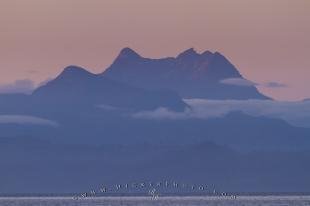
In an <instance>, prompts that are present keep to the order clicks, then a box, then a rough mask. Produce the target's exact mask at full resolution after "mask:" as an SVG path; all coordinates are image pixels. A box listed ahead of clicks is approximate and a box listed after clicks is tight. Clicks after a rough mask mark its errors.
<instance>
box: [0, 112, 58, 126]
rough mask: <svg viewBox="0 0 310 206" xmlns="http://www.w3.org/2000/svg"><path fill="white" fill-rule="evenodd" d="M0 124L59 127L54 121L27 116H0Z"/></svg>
mask: <svg viewBox="0 0 310 206" xmlns="http://www.w3.org/2000/svg"><path fill="white" fill-rule="evenodd" d="M0 124H22V125H41V126H51V127H57V126H59V124H58V123H57V122H55V121H52V120H48V119H43V118H39V117H35V116H28V115H0Z"/></svg>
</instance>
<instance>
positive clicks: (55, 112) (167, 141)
mask: <svg viewBox="0 0 310 206" xmlns="http://www.w3.org/2000/svg"><path fill="white" fill-rule="evenodd" d="M232 78H235V79H236V78H238V79H241V80H245V81H247V80H246V79H245V78H244V77H243V76H242V75H241V74H240V73H239V72H238V70H237V69H236V68H235V67H234V66H233V65H232V64H231V63H230V62H229V61H228V60H227V59H226V58H225V57H224V56H223V55H221V54H220V53H218V52H215V53H211V52H208V51H206V52H203V53H201V54H198V53H197V52H195V51H194V50H193V49H189V50H186V51H185V52H183V53H181V54H180V55H178V56H177V57H175V58H174V57H168V58H163V59H148V58H144V57H141V56H140V55H138V54H137V53H136V52H134V51H133V50H131V49H129V48H125V49H123V50H122V51H121V52H120V54H119V55H118V57H117V58H116V60H115V61H114V62H113V64H112V65H111V66H110V67H109V68H108V69H106V70H105V71H104V72H103V73H100V74H93V73H91V72H89V71H87V70H85V69H84V68H81V67H78V66H68V67H66V68H65V69H64V70H63V71H62V72H61V73H60V74H59V75H58V76H57V77H56V78H55V79H53V80H51V81H49V82H47V83H46V84H45V85H42V86H40V87H39V88H37V89H36V90H35V91H34V92H33V93H32V94H2V95H0V131H1V133H0V159H1V162H2V166H3V168H2V169H1V170H0V182H1V184H0V193H1V192H2V193H5V192H8V193H18V192H23V193H24V192H37V191H41V192H47V193H49V192H53V193H54V192H57V191H58V192H59V191H60V192H75V191H76V190H77V189H82V188H83V187H90V186H91V185H90V184H93V185H94V184H96V183H97V182H96V181H101V180H102V181H114V180H115V181H116V180H123V181H129V180H137V179H139V178H142V179H143V178H154V179H158V178H164V177H165V175H166V176H168V177H171V178H173V177H176V178H179V179H181V180H184V181H187V182H195V181H196V182H197V181H199V180H205V181H208V182H210V183H212V184H214V185H220V186H221V187H222V188H225V189H230V190H231V191H233V190H234V191H267V190H268V191H280V190H281V188H283V184H289V186H290V188H288V187H287V188H285V189H283V190H281V191H290V192H292V191H298V189H299V188H300V191H310V182H309V181H304V179H305V178H307V175H306V174H307V172H308V171H310V168H309V167H306V166H305V162H306V161H307V160H309V158H310V153H309V151H310V138H309V137H310V129H309V128H302V127H296V126H292V125H290V124H288V123H287V122H285V121H283V120H280V119H275V118H269V117H264V116H259V115H256V116H251V115H247V114H244V113H242V112H240V111H233V112H231V113H229V114H226V115H223V116H219V117H213V118H207V119H202V118H199V117H190V116H186V114H187V113H189V112H191V111H192V109H193V108H192V107H191V105H189V104H187V103H186V102H185V101H184V99H185V98H207V99H225V100H226V99H239V100H240V99H241V100H248V99H261V100H266V99H270V98H269V97H267V96H265V95H263V94H261V93H260V92H259V91H258V90H257V89H256V88H255V86H253V85H247V86H241V85H239V86H238V85H229V84H223V83H222V82H223V80H226V79H232ZM158 111H159V112H167V111H168V112H167V115H170V114H173V116H169V118H163V119H158V118H156V112H158ZM141 114H153V116H151V117H150V118H144V116H143V115H141ZM180 114H182V115H183V116H182V118H174V116H178V115H180ZM154 115H155V116H154ZM183 117H184V118H183ZM286 163H287V164H286ZM27 165H28V166H27ZM274 165H276V166H277V167H276V168H274V167H273V166H274ZM161 168H165V169H161ZM230 170H232V171H233V172H232V173H230V172H229V171H230ZM115 171H120V172H119V175H117V174H116V173H115ZM221 175H223V176H224V177H225V179H224V180H223V179H222V178H223V177H222V176H221ZM290 176H291V179H289V177H290ZM84 177H87V178H86V179H84ZM225 180H229V181H225ZM22 181H24V183H25V184H22V183H21V182H22ZM72 182H74V183H72ZM262 182H263V183H264V184H262ZM231 183H233V184H234V186H235V188H233V186H232V184H231Z"/></svg>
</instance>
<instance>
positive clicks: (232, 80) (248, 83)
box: [220, 78, 287, 88]
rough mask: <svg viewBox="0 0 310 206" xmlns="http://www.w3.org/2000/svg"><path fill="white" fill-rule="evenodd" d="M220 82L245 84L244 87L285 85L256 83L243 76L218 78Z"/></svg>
mask: <svg viewBox="0 0 310 206" xmlns="http://www.w3.org/2000/svg"><path fill="white" fill-rule="evenodd" d="M220 83H222V84H228V85H235V86H245V87H252V86H259V87H268V88H283V87H287V85H286V84H283V83H279V82H266V83H256V82H252V81H250V80H247V79H243V78H227V79H222V80H220Z"/></svg>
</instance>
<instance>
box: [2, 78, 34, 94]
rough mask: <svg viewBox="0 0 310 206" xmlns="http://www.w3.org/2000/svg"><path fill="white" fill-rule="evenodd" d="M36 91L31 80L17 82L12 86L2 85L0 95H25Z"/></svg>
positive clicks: (11, 84)
mask: <svg viewBox="0 0 310 206" xmlns="http://www.w3.org/2000/svg"><path fill="white" fill-rule="evenodd" d="M34 89H35V83H34V82H33V81H32V80H30V79H21V80H16V81H15V82H13V83H10V84H0V94H7V93H24V94H30V93H31V92H32V91H33V90H34Z"/></svg>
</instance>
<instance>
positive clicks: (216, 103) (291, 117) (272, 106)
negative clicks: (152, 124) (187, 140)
mask: <svg viewBox="0 0 310 206" xmlns="http://www.w3.org/2000/svg"><path fill="white" fill-rule="evenodd" d="M185 102H186V103H187V104H188V105H189V106H190V107H191V109H188V110H186V111H185V112H173V111H169V110H168V109H165V108H159V109H156V110H154V111H145V112H139V113H136V114H134V115H133V117H135V118H143V119H171V120H175V119H190V118H200V119H208V118H214V117H222V116H224V115H226V114H228V113H230V112H232V111H242V112H244V113H245V114H248V115H252V116H266V117H271V118H279V119H283V120H285V121H287V122H288V123H290V124H292V125H295V126H302V127H310V101H298V102H285V101H272V100H205V99H186V100H185Z"/></svg>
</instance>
